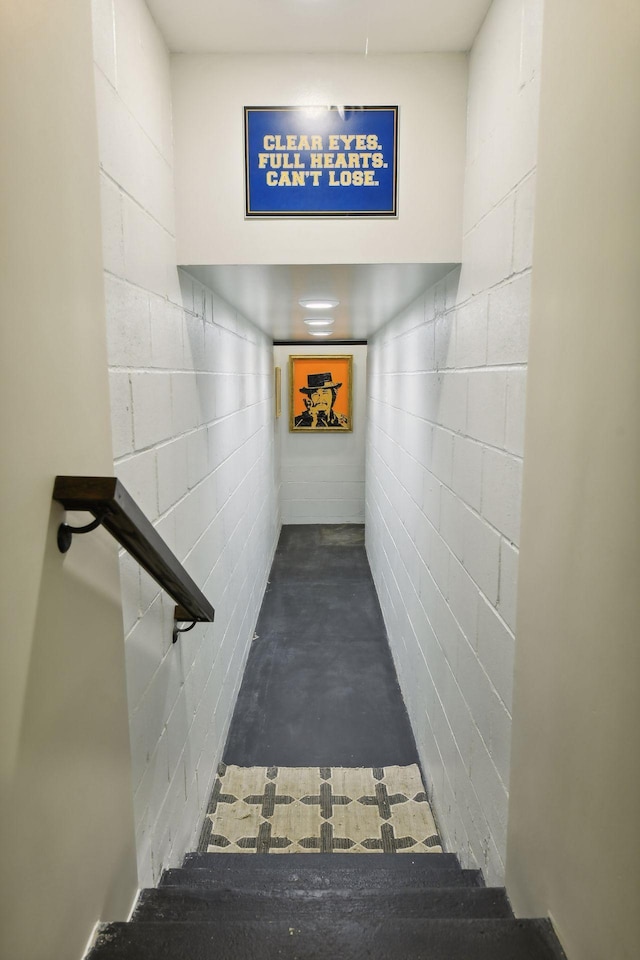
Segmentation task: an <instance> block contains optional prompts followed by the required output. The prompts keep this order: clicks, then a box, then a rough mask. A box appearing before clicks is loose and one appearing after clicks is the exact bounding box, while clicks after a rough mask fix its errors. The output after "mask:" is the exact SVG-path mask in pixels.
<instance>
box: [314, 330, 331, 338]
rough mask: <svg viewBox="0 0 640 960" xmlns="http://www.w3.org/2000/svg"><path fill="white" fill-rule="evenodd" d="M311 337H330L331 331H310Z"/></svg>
mask: <svg viewBox="0 0 640 960" xmlns="http://www.w3.org/2000/svg"><path fill="white" fill-rule="evenodd" d="M311 336H312V337H330V336H331V330H312V331H311Z"/></svg>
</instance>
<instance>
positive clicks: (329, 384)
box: [294, 373, 349, 430]
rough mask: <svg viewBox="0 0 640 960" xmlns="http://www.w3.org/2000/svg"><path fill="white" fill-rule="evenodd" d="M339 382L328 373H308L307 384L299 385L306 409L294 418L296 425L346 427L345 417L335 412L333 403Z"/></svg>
mask: <svg viewBox="0 0 640 960" xmlns="http://www.w3.org/2000/svg"><path fill="white" fill-rule="evenodd" d="M341 386H342V384H341V383H334V382H333V377H332V376H331V374H330V373H310V374H308V375H307V386H306V387H300V393H304V394H305V401H304V403H305V407H306V410H305V411H304V412H303V413H301V414H300V415H299V416H297V417H296V418H295V420H294V424H295V426H296V427H310V428H311V429H313V430H315V429H318V430H321V429H322V428H323V427H333V428H334V429H335V428H338V429H340V428H342V429H348V428H349V423H348V421H347V418H346V417H344V416H343V415H342V414H341V413H336V412H335V410H334V409H333V405H334V403H335V400H336V395H337V393H338V390H339V389H340V387H341Z"/></svg>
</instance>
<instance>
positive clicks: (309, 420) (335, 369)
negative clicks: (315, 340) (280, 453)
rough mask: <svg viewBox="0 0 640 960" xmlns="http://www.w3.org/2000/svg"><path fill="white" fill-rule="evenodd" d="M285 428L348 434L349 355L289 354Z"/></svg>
mask: <svg viewBox="0 0 640 960" xmlns="http://www.w3.org/2000/svg"><path fill="white" fill-rule="evenodd" d="M289 387H290V391H291V393H290V402H289V430H291V431H292V432H293V433H329V432H334V433H348V432H349V431H352V430H353V356H352V355H351V354H349V355H347V354H335V353H334V354H330V355H329V356H310V355H309V354H302V355H300V356H290V357H289Z"/></svg>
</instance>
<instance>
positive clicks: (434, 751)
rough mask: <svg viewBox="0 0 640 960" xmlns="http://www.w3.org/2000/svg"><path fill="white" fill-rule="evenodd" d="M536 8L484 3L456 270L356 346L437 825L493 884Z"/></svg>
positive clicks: (394, 638) (398, 638)
mask: <svg viewBox="0 0 640 960" xmlns="http://www.w3.org/2000/svg"><path fill="white" fill-rule="evenodd" d="M541 10H542V2H541V0H516V2H512V0H494V3H493V4H492V6H491V8H490V10H489V13H488V15H487V17H486V20H485V22H484V24H483V26H482V28H481V29H480V32H479V34H478V37H477V38H476V41H475V43H474V46H473V49H472V50H471V53H470V77H469V99H468V128H467V164H466V178H465V207H464V214H463V219H464V241H463V262H462V265H461V268H459V269H456V270H454V271H452V273H451V274H450V275H449V276H448V277H446V278H445V279H444V280H442V281H441V282H440V283H438V284H437V285H436V286H435V287H434V288H432V289H431V290H428V291H426V293H425V294H424V295H423V296H422V297H420V299H419V300H418V301H416V303H415V304H413V305H412V306H410V307H408V308H407V309H406V310H404V311H403V313H402V314H401V315H400V316H398V317H397V318H394V319H392V320H391V321H390V322H389V323H388V324H387V325H386V326H385V327H383V329H382V330H380V331H379V332H378V333H377V334H376V336H375V337H374V338H373V339H372V340H371V341H370V343H369V357H368V370H369V383H368V396H369V417H370V422H369V426H368V448H367V474H366V536H367V551H368V556H369V561H370V564H371V568H372V572H373V576H374V580H375V582H376V586H377V589H378V594H379V598H380V603H381V606H382V610H383V613H384V617H385V623H386V626H387V630H388V633H389V639H390V643H391V648H392V651H393V655H394V658H395V661H396V665H397V669H398V675H399V678H400V682H401V685H402V688H403V692H404V695H405V699H406V702H407V706H408V709H409V713H410V716H411V719H412V723H413V726H414V732H415V735H416V740H417V743H418V749H419V751H420V754H421V759H422V762H423V766H424V769H425V772H426V777H427V781H428V783H429V791H430V799H431V801H432V803H433V805H434V808H435V810H436V813H437V816H438V818H439V827H440V831H441V834H442V836H443V838H444V839H445V842H446V844H447V845H448V849H450V850H455V851H456V852H457V853H458V854H459V855H460V857H461V859H462V861H463V863H464V865H465V866H469V867H471V866H478V867H481V868H482V870H483V871H484V875H485V879H486V880H487V882H488V883H500V882H502V881H503V879H504V862H505V847H506V823H507V812H508V788H509V762H510V743H511V697H512V685H513V656H514V640H515V638H514V630H515V613H516V599H517V596H516V587H517V562H518V547H517V545H518V541H519V534H520V491H521V474H522V452H523V432H524V410H525V387H526V365H527V354H528V332H529V330H528V328H529V309H530V274H531V247H532V237H533V230H534V222H533V210H534V195H535V165H536V147H535V143H536V134H537V113H538V82H539V60H540V30H539V24H540V17H541ZM526 24H528V25H529V27H528V28H526V29H525V26H524V25H526ZM421 313H422V315H423V320H422V323H420V322H419V320H418V318H419V316H420V314H421ZM420 490H421V491H422V495H421V496H419V495H418V496H416V491H420Z"/></svg>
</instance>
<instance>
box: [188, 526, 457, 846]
mask: <svg viewBox="0 0 640 960" xmlns="http://www.w3.org/2000/svg"><path fill="white" fill-rule="evenodd" d="M417 764H418V755H417V751H416V746H415V741H414V738H413V733H412V731H411V725H410V722H409V717H408V715H407V711H406V709H405V705H404V700H403V698H402V693H401V691H400V686H399V684H398V680H397V677H396V672H395V668H394V664H393V660H392V657H391V651H390V649H389V646H388V642H387V637H386V632H385V627H384V621H383V618H382V614H381V611H380V606H379V603H378V598H377V595H376V590H375V586H374V584H373V579H372V577H371V572H370V570H369V564H368V561H367V557H366V553H365V547H364V526H363V525H360V524H337V525H330V524H300V525H289V526H284V527H283V528H282V533H281V536H280V541H279V544H278V549H277V551H276V555H275V559H274V563H273V567H272V569H271V574H270V580H269V586H268V588H267V592H266V594H265V598H264V602H263V605H262V610H261V612H260V617H259V619H258V624H257V627H256V635H255V638H254V641H253V645H252V647H251V651H250V654H249V659H248V663H247V667H246V669H245V673H244V678H243V683H242V687H241V689H240V694H239V697H238V701H237V704H236V709H235V712H234V715H233V719H232V723H231V730H230V734H229V738H228V741H227V745H226V749H225V753H224V763H222V764H220V767H219V771H218V773H219V777H218V779H216V782H215V785H214V789H213V793H212V797H211V801H210V804H209V808H208V812H207V816H206V818H205V822H204V825H203V829H202V834H201V837H200V843H199V845H198V850H199V851H200V852H203V853H206V852H209V853H216V852H226V853H241V852H246V853H249V852H258V853H289V854H290V853H304V852H314V851H318V852H322V853H331V852H334V851H335V852H351V853H366V852H372V853H373V852H376V853H377V852H385V853H395V852H400V851H406V852H411V853H427V852H440V851H441V846H440V838H439V836H438V834H437V830H436V826H435V823H434V820H433V816H432V814H431V810H430V807H429V803H428V800H427V795H426V792H425V788H424V784H423V783H422V779H421V775H420V771H419V768H418V765H417Z"/></svg>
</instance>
